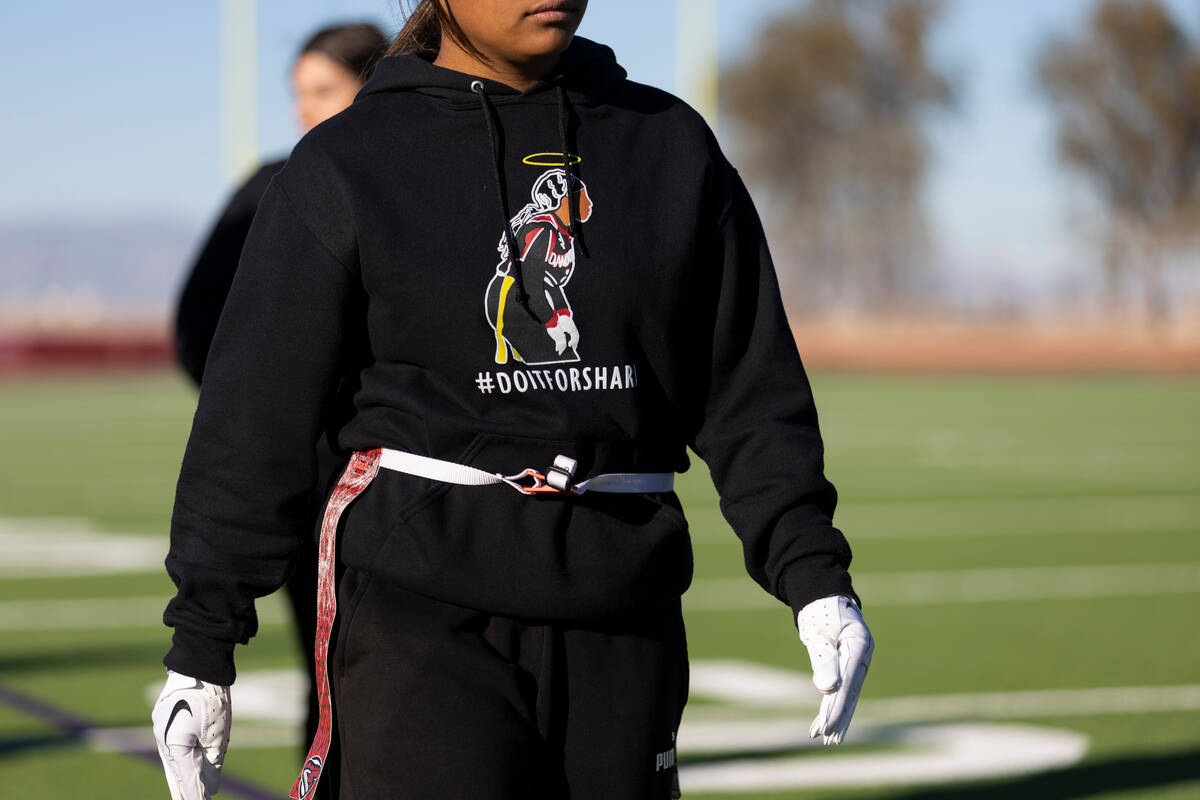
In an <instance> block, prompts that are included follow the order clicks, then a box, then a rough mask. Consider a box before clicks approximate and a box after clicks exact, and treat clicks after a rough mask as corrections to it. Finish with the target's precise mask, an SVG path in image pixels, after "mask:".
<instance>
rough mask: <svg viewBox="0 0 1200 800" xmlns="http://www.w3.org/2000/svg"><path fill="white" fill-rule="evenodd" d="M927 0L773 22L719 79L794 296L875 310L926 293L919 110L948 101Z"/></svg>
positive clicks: (806, 12)
mask: <svg viewBox="0 0 1200 800" xmlns="http://www.w3.org/2000/svg"><path fill="white" fill-rule="evenodd" d="M937 13H938V5H937V4H936V3H934V2H931V1H930V0H892V1H891V2H887V3H885V4H883V5H882V13H881V4H880V2H878V0H874V1H873V2H856V0H814V1H813V2H811V3H809V4H807V5H806V6H804V7H802V8H799V9H796V10H793V11H790V12H788V13H785V14H784V15H782V16H780V17H778V18H776V19H773V20H771V21H770V22H769V23H768V24H767V25H766V26H764V27H763V28H762V30H761V31H760V32H759V34H758V37H757V40H756V41H755V43H754V45H753V46H752V47H751V48H750V50H749V52H748V53H747V55H746V57H745V59H744V60H742V61H741V62H740V63H737V64H735V65H733V66H732V67H730V68H729V69H727V70H726V71H725V72H724V73H723V74H722V76H721V97H722V105H723V106H724V108H725V111H726V112H727V116H728V117H729V118H732V120H733V123H734V126H735V128H736V130H737V134H738V136H737V138H738V140H739V141H740V142H742V143H743V147H742V150H743V151H744V152H742V153H741V154H740V160H741V163H742V164H743V165H744V167H743V168H744V169H745V170H746V172H747V176H748V178H749V179H750V180H751V181H752V182H753V183H754V184H755V185H756V186H757V187H759V189H761V190H762V191H764V192H765V193H766V195H767V198H768V202H767V203H765V204H764V206H765V211H764V216H765V217H766V219H767V224H768V225H770V226H771V227H772V228H773V231H772V233H773V236H772V240H773V241H774V242H777V244H776V245H775V246H776V248H777V249H780V245H782V248H783V249H784V250H786V251H787V252H786V255H785V257H784V258H782V259H780V260H781V262H782V263H785V264H787V265H788V266H789V267H791V269H790V270H787V271H785V272H784V275H783V279H784V286H785V291H786V292H787V294H788V301H789V303H790V304H793V305H802V306H810V307H811V306H817V305H821V306H825V305H828V304H830V303H833V304H840V305H847V304H849V305H855V306H859V307H863V308H866V309H869V310H875V311H877V310H881V309H885V308H891V307H894V306H897V305H911V304H912V302H913V301H914V300H915V299H916V298H917V295H918V294H919V293H920V291H921V289H922V288H923V287H922V278H923V276H924V274H925V271H924V269H923V266H924V262H925V260H926V259H925V255H926V250H927V247H926V234H925V226H924V215H923V210H922V203H921V197H920V189H921V184H922V181H923V178H924V176H925V173H926V166H927V160H928V159H927V152H926V151H927V146H926V142H925V139H924V137H923V135H922V131H921V125H920V122H921V116H922V114H923V113H924V112H925V111H927V110H928V109H931V108H937V107H942V108H946V107H950V106H951V105H952V103H953V92H952V90H951V81H950V79H949V78H948V77H947V76H946V75H944V74H942V73H940V72H939V71H937V70H936V69H935V68H934V67H933V66H932V65H931V63H930V58H929V55H928V51H927V47H926V45H927V40H928V35H929V31H930V29H931V28H932V26H933V23H934V22H935V20H936V17H937Z"/></svg>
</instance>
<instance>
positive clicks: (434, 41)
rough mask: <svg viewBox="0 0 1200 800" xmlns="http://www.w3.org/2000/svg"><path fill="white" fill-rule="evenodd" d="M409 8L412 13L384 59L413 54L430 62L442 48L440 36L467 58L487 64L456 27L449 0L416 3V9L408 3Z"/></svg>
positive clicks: (456, 22) (481, 54)
mask: <svg viewBox="0 0 1200 800" xmlns="http://www.w3.org/2000/svg"><path fill="white" fill-rule="evenodd" d="M409 6H410V7H411V9H412V10H411V11H409V13H408V19H407V20H406V21H405V23H404V27H403V28H401V29H400V32H399V33H397V34H396V38H395V39H393V40H392V46H391V47H389V48H388V50H387V55H389V56H399V55H403V54H405V53H417V54H418V55H422V56H425V57H427V58H433V57H434V56H436V55H437V52H438V50H439V49H440V48H441V46H442V36H449V37H450V38H451V39H453V40H454V41H455V42H457V43H458V45H459V47H461V48H462V49H464V50H466V51H467V52H468V53H470V54H471V55H473V56H475V57H476V58H479V59H480V60H482V61H487V60H488V58H487V56H485V55H484V54H483V53H481V52H479V49H478V48H477V47H475V45H473V44H471V40H470V39H468V38H467V34H466V33H464V32H463V29H462V28H461V27H459V24H458V20H456V19H455V18H454V12H453V11H451V10H450V2H449V0H445V2H444V3H443V0H420V2H417V3H416V5H413V3H412V0H409Z"/></svg>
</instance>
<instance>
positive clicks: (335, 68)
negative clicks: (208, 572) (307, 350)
mask: <svg viewBox="0 0 1200 800" xmlns="http://www.w3.org/2000/svg"><path fill="white" fill-rule="evenodd" d="M387 47H388V39H387V38H386V37H385V36H384V34H383V32H382V31H380V30H379V28H377V27H376V26H374V25H371V24H369V23H350V24H343V25H333V26H330V27H327V28H322V29H321V30H319V31H317V32H316V33H314V34H313V35H312V36H311V37H309V39H308V41H306V42H305V43H304V46H303V47H302V48H300V53H299V55H298V56H297V57H296V61H295V63H294V64H293V66H292V74H291V83H292V92H293V95H294V97H295V112H296V121H297V122H298V123H299V126H300V130H301V132H302V133H308V131H310V130H312V129H313V128H314V127H316V126H317V125H319V124H320V123H322V122H324V121H325V120H327V119H329V118H330V117H332V116H333V115H334V114H337V113H339V112H341V111H343V110H344V109H346V108H347V107H348V106H349V105H350V104H351V103H352V102H353V101H354V96H355V95H356V94H358V90H359V89H361V88H362V86H363V84H364V83H365V82H366V80H367V79H368V78H369V77H370V76H371V72H372V71H373V70H374V69H375V64H376V62H377V61H378V60H379V58H380V57H381V56H382V55H383V53H384V51H386V50H387ZM286 161H287V160H286V159H280V160H278V161H272V162H271V163H269V164H264V165H263V166H262V167H260V168H259V169H258V171H257V172H255V173H254V174H253V175H252V176H251V177H250V179H249V180H247V181H246V182H245V183H244V184H243V185H242V186H241V188H239V189H238V190H237V191H236V192H235V193H234V195H233V197H232V199H231V200H230V201H229V204H228V205H227V206H226V207H225V210H224V211H222V212H221V216H220V218H219V219H218V220H217V223H216V225H215V226H214V227H213V229H212V231H211V232H210V233H209V235H208V239H207V241H205V243H204V246H203V247H202V248H201V250H200V254H199V255H198V256H197V257H196V261H195V263H194V264H193V265H192V268H191V271H190V273H189V275H188V278H187V283H186V284H185V286H184V289H183V293H182V295H181V296H180V298H179V307H178V310H177V312H176V317H175V343H176V348H177V353H178V357H179V363H180V364H181V365H182V366H183V368H184V370H185V371H186V372H187V374H188V375H190V376H191V377H192V380H194V381H195V382H196V385H197V386H199V385H200V383H201V380H202V379H203V377H204V364H205V362H206V361H207V360H208V350H209V347H210V346H211V345H212V340H213V334H214V333H215V331H216V329H217V320H218V319H219V318H220V316H221V310H222V309H223V308H224V306H225V298H226V296H227V295H228V294H229V287H230V286H231V285H232V284H233V276H234V272H235V271H236V270H237V265H238V259H239V258H240V257H241V254H242V246H243V245H244V244H245V242H246V235H247V234H248V233H249V232H250V223H251V221H252V220H253V219H254V212H255V210H256V209H257V208H258V202H259V200H261V199H262V196H263V194H264V193H265V192H266V191H267V185H268V184H269V183H270V182H271V178H272V177H273V176H274V175H275V174H276V173H277V172H279V170H281V169H282V168H283V165H284V164H285V163H286ZM317 457H318V461H319V464H320V468H319V471H318V478H317V483H316V486H315V487H314V492H313V509H312V513H313V516H314V518H315V516H316V514H317V513H318V512H319V510H320V505H321V504H322V503H323V502H324V500H325V489H326V486H327V484H328V482H329V478H330V477H331V476H332V475H333V472H334V471H335V470H336V469H337V467H338V466H339V460H338V458H337V457H336V456H335V455H334V454H333V451H332V450H331V449H330V447H329V445H328V444H327V443H326V442H325V440H324V437H322V439H321V441H320V442H318V444H317ZM286 589H287V597H288V600H289V602H290V603H291V606H292V610H293V612H294V615H295V618H296V629H297V632H298V634H299V638H300V649H301V651H302V652H303V653H304V654H305V658H306V660H307V662H308V672H307V675H308V681H307V683H308V710H307V715H306V720H305V733H306V736H305V741H312V737H313V736H314V735H315V733H316V729H317V694H316V691H317V690H316V684H315V683H314V682H313V670H314V666H315V665H314V661H313V640H314V638H315V636H316V617H317V601H316V593H317V545H316V540H315V538H313V537H309V538H307V539H306V541H305V543H304V546H303V547H302V549H301V551H300V554H299V557H298V561H297V563H296V568H295V570H294V571H293V572H292V575H291V577H290V578H288V582H287V584H286ZM330 785H332V781H331V782H330Z"/></svg>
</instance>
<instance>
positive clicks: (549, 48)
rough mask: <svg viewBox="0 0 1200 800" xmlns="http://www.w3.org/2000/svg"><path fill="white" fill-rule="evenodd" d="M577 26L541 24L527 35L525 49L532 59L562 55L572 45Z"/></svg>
mask: <svg viewBox="0 0 1200 800" xmlns="http://www.w3.org/2000/svg"><path fill="white" fill-rule="evenodd" d="M575 27H576V26H574V25H572V26H571V27H570V28H560V27H556V26H553V25H546V26H541V27H539V29H538V30H537V31H536V32H531V33H530V34H529V35H528V36H527V37H525V40H524V42H523V44H524V45H525V47H524V48H523V49H524V50H525V53H526V54H527V55H528V57H529V58H530V59H536V58H545V57H546V56H558V55H561V54H562V52H563V51H564V50H566V49H567V47H568V46H570V44H571V39H572V38H574V36H575Z"/></svg>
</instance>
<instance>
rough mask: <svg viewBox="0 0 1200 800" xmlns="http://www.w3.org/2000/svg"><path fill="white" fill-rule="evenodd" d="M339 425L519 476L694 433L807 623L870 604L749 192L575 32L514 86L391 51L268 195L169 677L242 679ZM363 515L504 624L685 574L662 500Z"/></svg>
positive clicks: (632, 593) (390, 551)
mask: <svg viewBox="0 0 1200 800" xmlns="http://www.w3.org/2000/svg"><path fill="white" fill-rule="evenodd" d="M473 83H474V84H475V86H474V90H473V88H472V84H473ZM564 141H565V143H566V145H567V146H566V147H565V148H564V146H563V145H564ZM564 150H565V151H567V152H569V153H570V154H571V157H570V159H569V160H570V162H571V168H570V170H569V171H568V170H566V169H564V168H563V162H564V159H563V157H562V155H561V154H562V153H563V152H564ZM497 178H499V184H498V182H497ZM568 186H569V187H571V189H572V192H573V193H574V194H575V198H574V204H575V205H576V210H575V215H574V218H575V220H576V221H575V223H574V225H570V224H567V223H566V222H564V220H569V219H571V216H570V215H568V214H567V213H566V212H565V210H564V209H565V207H566V202H565V200H566V199H569V197H570V195H567V194H566V187H568ZM509 220H511V228H512V235H511V236H508V235H505V234H504V226H505V223H506V221H509ZM514 249H515V250H516V252H515V253H514V252H513V251H514ZM517 257H519V260H518V258H517ZM347 374H350V375H355V376H357V378H356V379H355V380H350V381H341V382H340V385H339V381H338V376H341V375H347ZM330 415H332V416H333V417H334V418H335V419H337V420H338V425H339V426H340V429H339V433H338V436H337V439H338V442H339V444H340V446H341V447H342V448H344V449H345V450H346V451H352V450H364V449H370V448H375V447H389V448H394V449H398V450H407V451H411V452H414V453H418V454H422V455H427V456H432V457H434V458H440V459H445V460H450V461H455V462H459V463H463V464H470V465H474V466H477V467H480V468H483V469H486V470H487V471H489V472H501V473H504V474H511V473H515V472H518V471H520V470H521V469H524V468H525V467H533V468H536V469H542V468H544V467H546V466H548V465H549V464H550V463H551V462H552V461H553V459H554V457H555V456H556V455H557V454H560V453H561V454H565V455H568V456H571V457H572V458H575V459H577V460H578V462H579V470H578V473H577V475H576V480H582V479H584V478H587V477H589V476H591V475H595V474H598V473H605V472H672V471H675V472H682V471H684V470H686V469H687V466H688V458H687V454H686V447H687V446H689V445H690V446H691V447H692V448H694V449H695V451H696V452H697V453H698V454H699V455H700V456H701V457H702V458H704V460H705V461H706V462H707V463H708V465H709V467H710V469H711V473H712V477H713V480H714V482H715V484H716V486H717V489H718V491H719V493H720V495H721V507H722V510H723V511H724V513H725V516H726V518H727V519H728V520H729V522H730V524H731V525H732V526H733V528H734V530H735V531H736V532H737V534H738V536H739V537H740V538H741V539H742V542H743V544H744V550H745V560H746V566H747V569H748V571H749V572H750V574H751V576H753V578H754V579H755V580H756V581H758V582H759V583H760V584H761V585H762V586H763V587H764V588H766V589H767V591H769V592H771V593H772V594H774V595H775V596H776V597H778V598H779V599H781V600H783V601H784V602H786V603H788V604H789V605H791V606H792V608H793V609H799V608H800V607H802V606H803V605H805V604H806V603H808V602H809V601H811V600H814V599H817V598H820V597H824V596H827V595H830V594H839V593H840V594H852V593H853V590H852V588H851V584H850V579H849V576H848V574H847V572H846V569H847V567H848V565H849V563H850V549H849V546H848V545H847V543H846V541H845V539H844V538H843V537H842V535H841V533H840V532H838V530H837V529H835V528H834V527H833V524H832V515H833V509H834V504H835V502H836V493H835V491H834V489H833V487H832V485H831V484H830V483H829V482H828V481H826V480H825V478H824V476H823V451H822V443H821V437H820V433H819V431H818V428H817V415H816V411H815V409H814V407H813V401H812V394H811V391H810V389H809V384H808V380H807V378H806V376H805V373H804V369H803V367H802V366H801V363H800V358H799V356H798V355H797V352H796V347H795V344H794V341H793V339H792V336H791V333H790V330H789V328H788V324H787V320H786V318H785V316H784V312H783V309H782V305H781V303H780V298H779V291H778V288H777V283H776V279H775V275H774V271H773V267H772V265H771V261H770V256H769V254H768V252H767V247H766V242H765V240H764V238H763V233H762V229H761V226H760V224H759V221H758V218H757V216H756V214H755V212H754V208H753V206H752V204H751V201H750V199H749V196H748V195H747V193H746V190H745V188H744V187H743V185H742V182H741V180H740V179H739V178H738V176H737V173H736V172H735V171H734V170H733V169H732V168H731V167H730V166H729V164H728V163H727V162H726V160H725V158H724V157H723V156H722V154H721V152H720V150H719V149H718V147H717V144H716V142H715V140H714V138H713V136H712V134H711V132H710V131H709V130H708V128H707V126H706V125H705V124H704V122H703V120H702V119H701V118H700V117H699V116H698V115H697V114H696V113H695V112H694V111H693V110H692V109H690V108H689V107H688V106H687V105H685V104H684V103H682V102H681V101H679V100H678V99H676V98H674V97H672V96H671V95H669V94H666V93H664V92H661V91H659V90H656V89H652V88H649V87H646V86H642V85H639V84H636V83H633V82H631V81H629V80H627V79H626V78H625V71H624V70H623V69H622V68H621V67H620V66H618V65H617V63H616V61H615V60H614V58H613V54H612V51H611V50H609V49H608V48H607V47H603V46H601V45H597V44H595V43H592V42H590V41H587V40H586V39H583V38H580V37H576V38H575V39H574V41H573V43H572V45H571V47H570V48H569V49H568V51H567V52H566V53H565V54H564V56H563V59H562V61H561V66H560V69H559V70H558V71H556V75H555V76H554V77H553V78H552V79H549V80H546V81H543V82H541V83H539V84H538V85H536V86H534V87H533V88H531V89H529V90H528V91H525V92H518V91H516V90H514V89H512V88H510V87H508V86H505V85H503V84H499V83H495V82H492V81H487V80H483V81H477V80H476V79H475V78H472V77H471V76H468V75H464V74H461V73H457V72H453V71H450V70H446V69H442V68H439V67H436V66H434V65H432V64H431V63H429V62H428V61H425V60H423V59H421V58H420V57H418V56H415V55H408V56H399V57H392V58H386V59H383V60H382V61H381V62H380V64H379V66H378V67H377V68H376V70H375V73H374V76H373V77H372V78H371V80H370V81H369V82H368V84H367V85H366V86H365V87H364V88H363V90H362V91H361V93H360V94H359V96H358V98H357V99H356V100H355V102H354V104H353V105H352V106H351V107H350V108H349V109H347V110H346V111H345V112H343V113H341V114H339V115H337V116H336V117H334V118H332V119H330V120H328V121H327V122H325V123H323V124H321V125H319V126H317V127H316V128H315V129H314V130H312V131H311V132H310V133H309V134H308V135H307V136H305V137H304V139H303V140H302V141H301V142H300V143H299V144H298V145H297V146H296V148H295V150H294V151H293V153H292V156H291V158H290V159H289V161H288V163H287V166H286V167H285V168H284V169H283V171H282V172H280V173H279V174H278V175H277V176H276V177H275V178H274V180H273V182H272V184H271V187H270V188H269V189H268V191H267V193H266V195H265V196H264V198H263V201H262V204H261V206H260V207H259V211H258V214H257V216H256V217H255V220H254V225H253V227H252V229H251V231H250V235H249V239H248V240H247V242H246V246H245V249H244V251H243V254H242V259H241V263H240V265H239V267H238V270H237V276H236V278H235V281H234V285H233V288H232V291H231V293H230V295H229V299H228V303H227V305H226V308H225V312H224V315H223V316H222V319H221V323H220V326H219V328H218V330H217V334H216V339H215V341H214V343H213V347H212V352H211V354H210V357H209V362H208V366H207V369H206V372H205V381H204V385H203V388H202V390H201V394H200V401H199V408H198V409H197V412H196V416H195V420H194V423H193V428H192V433H191V438H190V439H189V441H188V446H187V451H186V454H185V456H184V460H183V466H182V470H181V473H180V476H179V484H178V488H177V493H176V499H175V510H174V515H173V518H172V528H171V551H170V554H169V555H168V557H167V569H168V572H169V573H170V575H171V577H172V579H173V580H174V581H175V583H176V585H177V586H178V594H177V596H176V597H175V598H174V599H173V600H172V601H171V603H170V604H169V606H168V608H167V611H166V614H165V621H166V623H167V624H168V625H171V626H174V628H175V634H174V646H173V648H172V649H171V651H170V652H169V653H168V655H167V657H166V659H165V663H166V664H167V666H169V667H171V668H172V669H174V670H176V671H179V672H183V673H185V674H188V675H191V676H194V677H198V678H201V679H204V680H208V681H211V682H216V683H230V682H232V680H233V677H234V669H233V646H234V644H235V643H237V642H242V643H244V642H246V641H247V640H248V639H249V638H250V637H251V636H252V635H254V633H255V630H256V627H257V621H256V618H255V612H254V598H255V597H259V596H262V595H265V594H267V593H269V592H271V591H273V590H274V589H275V588H277V587H278V586H280V585H281V584H282V583H283V582H284V580H285V579H286V577H287V575H288V572H289V570H290V569H291V564H292V560H293V557H294V554H295V553H296V551H297V545H298V542H299V540H300V537H302V536H306V535H311V534H312V532H311V530H309V529H308V525H309V517H308V515H307V514H306V509H307V506H306V499H307V496H308V495H307V493H308V491H309V489H310V487H311V485H312V481H313V479H314V463H313V448H312V443H313V442H314V441H315V440H316V439H317V436H318V435H319V433H320V431H321V430H322V427H323V424H324V422H325V421H326V420H327V419H329V418H330ZM344 519H345V522H344V529H343V532H342V534H341V540H340V541H341V552H340V556H341V559H342V561H343V562H344V563H345V564H347V565H349V566H351V567H354V568H355V569H358V570H364V571H366V572H369V573H372V574H374V575H377V576H383V577H385V578H386V579H388V580H392V581H395V582H396V583H398V584H399V585H401V586H403V587H404V588H406V589H409V590H411V591H415V592H418V593H421V594H425V595H428V596H431V597H435V598H438V599H440V600H444V601H447V602H450V603H455V604H458V605H462V606H467V607H471V608H477V609H481V610H485V611H490V612H494V613H500V614H506V615H511V616H518V617H524V618H530V619H537V620H590V619H602V618H605V617H610V616H614V615H619V614H625V613H629V612H634V611H637V610H640V609H647V608H652V607H655V606H661V605H666V604H669V603H672V602H675V601H676V599H677V598H678V596H679V595H680V594H681V593H682V592H683V591H684V590H685V589H686V588H687V587H688V584H689V582H690V581H691V572H692V558H691V548H690V541H689V537H688V533H687V523H686V522H685V520H684V517H683V514H682V513H681V511H680V507H679V503H678V501H677V500H676V498H675V496H674V495H673V494H666V495H613V494H594V493H589V494H586V495H583V496H579V497H572V496H551V497H541V498H537V499H534V498H530V497H527V496H523V495H520V494H518V493H517V492H515V491H513V490H512V489H511V488H509V487H507V486H504V485H498V486H488V487H470V486H457V485H450V484H446V483H437V482H433V481H429V480H426V479H423V478H417V477H412V476H408V475H404V474H400V473H396V472H391V471H387V470H383V471H381V472H380V475H379V477H378V478H377V479H376V480H375V482H374V483H373V484H372V486H371V487H370V488H369V489H368V490H367V491H366V492H365V493H364V494H363V495H362V496H361V497H360V498H359V499H358V500H357V501H356V502H355V503H354V504H353V505H352V506H351V507H350V509H349V510H348V511H347V512H346V515H345V518H344Z"/></svg>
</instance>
